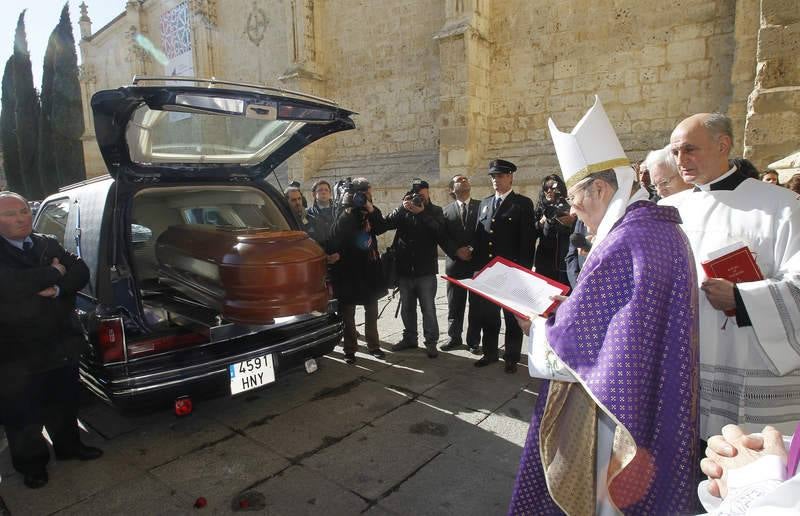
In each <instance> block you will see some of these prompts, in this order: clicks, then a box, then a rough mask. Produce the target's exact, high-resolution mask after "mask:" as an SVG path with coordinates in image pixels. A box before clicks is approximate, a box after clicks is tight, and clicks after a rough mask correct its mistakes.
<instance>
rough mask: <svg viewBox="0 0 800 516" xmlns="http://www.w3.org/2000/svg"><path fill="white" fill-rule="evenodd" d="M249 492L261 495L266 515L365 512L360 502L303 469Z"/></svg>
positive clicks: (291, 471)
mask: <svg viewBox="0 0 800 516" xmlns="http://www.w3.org/2000/svg"><path fill="white" fill-rule="evenodd" d="M253 491H257V492H259V493H262V494H263V495H264V498H265V501H266V510H265V512H266V513H267V514H270V515H273V514H275V515H287V516H288V515H291V516H301V515H308V516H315V515H319V514H323V513H324V514H359V513H361V512H363V511H364V510H365V509H366V508H367V502H366V501H365V500H364V499H363V498H361V497H359V496H358V495H356V494H355V493H353V492H351V491H349V490H348V489H345V488H343V487H341V486H340V485H338V484H336V483H335V482H331V481H330V480H328V479H326V478H325V477H324V476H322V475H321V474H320V473H318V472H316V471H314V470H312V469H309V468H307V467H304V466H292V467H290V468H289V469H287V470H286V471H282V472H281V473H279V474H278V475H275V476H274V477H272V478H270V479H269V480H267V481H266V482H264V483H263V484H259V485H258V486H256V487H255V488H254V489H253Z"/></svg>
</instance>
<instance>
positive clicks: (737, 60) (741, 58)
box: [727, 0, 761, 156]
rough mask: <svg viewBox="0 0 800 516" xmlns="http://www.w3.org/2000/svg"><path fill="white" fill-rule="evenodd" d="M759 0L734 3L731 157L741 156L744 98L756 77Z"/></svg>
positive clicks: (745, 103)
mask: <svg viewBox="0 0 800 516" xmlns="http://www.w3.org/2000/svg"><path fill="white" fill-rule="evenodd" d="M760 4H761V2H760V0H736V11H735V21H734V30H733V31H734V41H735V45H736V48H735V49H734V52H733V64H732V66H731V103H730V107H729V108H728V113H727V114H728V116H729V117H730V118H731V121H732V122H733V153H732V154H733V155H736V156H742V155H743V152H742V150H743V149H744V125H745V120H746V118H747V97H748V96H749V95H750V92H752V91H753V83H754V81H755V77H756V49H757V46H758V45H757V44H758V27H759V18H760V16H761V7H760Z"/></svg>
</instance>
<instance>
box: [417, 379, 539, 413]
mask: <svg viewBox="0 0 800 516" xmlns="http://www.w3.org/2000/svg"><path fill="white" fill-rule="evenodd" d="M473 369H474V368H473ZM482 369H489V368H482ZM529 380H530V378H527V377H526V376H523V375H522V374H520V372H519V371H518V372H517V374H514V375H508V374H506V373H504V372H503V370H502V368H500V369H499V370H498V371H492V370H491V369H489V370H488V371H486V372H485V373H484V374H482V375H475V374H461V373H454V374H452V375H451V376H450V377H449V378H448V379H447V381H445V382H443V383H440V384H438V385H437V386H436V387H434V388H432V389H430V390H429V391H426V392H425V395H426V396H427V397H429V398H433V399H436V400H440V401H445V402H449V403H453V404H456V405H460V406H462V407H465V408H468V409H472V410H479V411H482V412H485V413H487V414H489V413H491V412H493V411H495V410H497V409H498V408H499V407H501V406H502V405H503V404H505V403H506V402H507V401H508V400H510V399H511V398H513V397H514V396H515V395H516V394H517V393H518V392H519V391H520V390H522V388H523V387H524V386H525V385H527V384H528V382H529Z"/></svg>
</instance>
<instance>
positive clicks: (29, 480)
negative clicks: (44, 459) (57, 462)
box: [22, 470, 49, 489]
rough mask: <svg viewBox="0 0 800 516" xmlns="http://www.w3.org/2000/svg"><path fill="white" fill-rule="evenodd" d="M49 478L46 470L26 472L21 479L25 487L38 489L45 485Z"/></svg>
mask: <svg viewBox="0 0 800 516" xmlns="http://www.w3.org/2000/svg"><path fill="white" fill-rule="evenodd" d="M48 480H49V478H48V476H47V471H46V470H41V471H37V472H35V473H26V474H25V476H24V477H23V479H22V482H23V483H24V484H25V487H28V488H30V489H39V488H40V487H44V486H46V485H47V481H48Z"/></svg>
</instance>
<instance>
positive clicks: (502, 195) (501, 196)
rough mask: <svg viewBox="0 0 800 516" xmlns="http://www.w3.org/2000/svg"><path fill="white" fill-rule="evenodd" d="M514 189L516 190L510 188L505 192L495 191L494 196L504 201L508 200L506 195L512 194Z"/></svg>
mask: <svg viewBox="0 0 800 516" xmlns="http://www.w3.org/2000/svg"><path fill="white" fill-rule="evenodd" d="M513 191H514V190H509V191H507V192H506V193H504V194H498V193H497V192H495V193H494V198H495V199H502V200H503V201H505V200H506V197H508V194H510V193H511V192H513Z"/></svg>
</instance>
